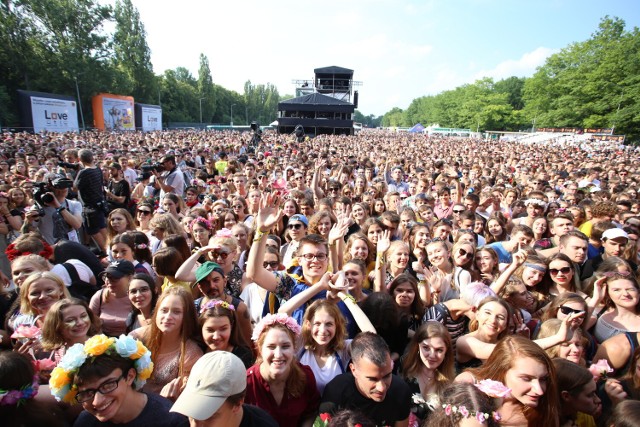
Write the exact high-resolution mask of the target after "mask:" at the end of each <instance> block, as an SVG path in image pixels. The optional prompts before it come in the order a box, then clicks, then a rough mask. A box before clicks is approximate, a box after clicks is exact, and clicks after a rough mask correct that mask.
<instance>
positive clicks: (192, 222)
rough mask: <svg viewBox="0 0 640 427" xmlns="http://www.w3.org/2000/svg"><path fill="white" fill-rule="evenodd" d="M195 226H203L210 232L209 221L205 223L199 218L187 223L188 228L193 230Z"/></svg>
mask: <svg viewBox="0 0 640 427" xmlns="http://www.w3.org/2000/svg"><path fill="white" fill-rule="evenodd" d="M195 224H200V225H201V226H203V227H204V228H206V229H207V230H211V228H212V227H211V223H210V222H209V221H207V219H206V218H203V217H201V216H199V217H197V218H194V219H192V220H191V222H190V223H189V228H193V226H194V225H195Z"/></svg>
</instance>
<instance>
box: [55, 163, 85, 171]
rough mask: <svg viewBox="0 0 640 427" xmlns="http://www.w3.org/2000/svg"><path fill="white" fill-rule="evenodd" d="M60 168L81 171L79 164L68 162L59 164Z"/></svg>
mask: <svg viewBox="0 0 640 427" xmlns="http://www.w3.org/2000/svg"><path fill="white" fill-rule="evenodd" d="M58 166H59V167H61V168H66V169H73V170H78V169H80V164H79V163H67V162H58Z"/></svg>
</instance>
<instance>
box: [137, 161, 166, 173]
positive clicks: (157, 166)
mask: <svg viewBox="0 0 640 427" xmlns="http://www.w3.org/2000/svg"><path fill="white" fill-rule="evenodd" d="M141 169H142V172H149V173H151V172H153V171H156V172H164V165H163V164H162V163H153V164H149V165H142V166H141Z"/></svg>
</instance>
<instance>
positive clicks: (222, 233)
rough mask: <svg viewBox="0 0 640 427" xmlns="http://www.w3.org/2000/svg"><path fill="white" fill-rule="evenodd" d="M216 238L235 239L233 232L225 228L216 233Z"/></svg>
mask: <svg viewBox="0 0 640 427" xmlns="http://www.w3.org/2000/svg"><path fill="white" fill-rule="evenodd" d="M215 237H220V238H223V239H228V238H230V237H233V233H232V232H231V230H229V229H228V228H223V229H221V230H218V231H216V235H215Z"/></svg>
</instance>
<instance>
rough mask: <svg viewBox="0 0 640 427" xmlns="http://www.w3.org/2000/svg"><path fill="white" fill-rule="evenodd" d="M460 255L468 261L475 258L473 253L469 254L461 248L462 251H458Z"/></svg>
mask: <svg viewBox="0 0 640 427" xmlns="http://www.w3.org/2000/svg"><path fill="white" fill-rule="evenodd" d="M458 253H459V254H460V256H463V257H465V258H467V259H471V258H473V251H469V252H467V251H465V250H464V249H462V248H460V249H458Z"/></svg>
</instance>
